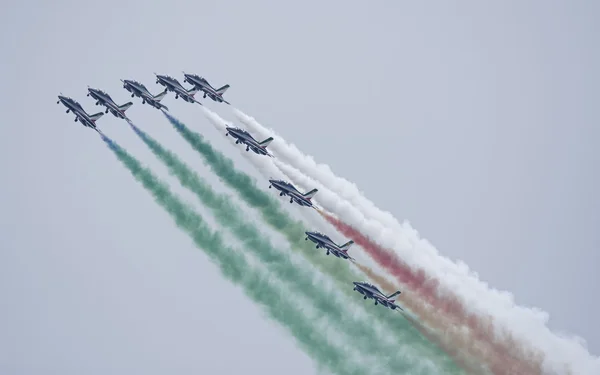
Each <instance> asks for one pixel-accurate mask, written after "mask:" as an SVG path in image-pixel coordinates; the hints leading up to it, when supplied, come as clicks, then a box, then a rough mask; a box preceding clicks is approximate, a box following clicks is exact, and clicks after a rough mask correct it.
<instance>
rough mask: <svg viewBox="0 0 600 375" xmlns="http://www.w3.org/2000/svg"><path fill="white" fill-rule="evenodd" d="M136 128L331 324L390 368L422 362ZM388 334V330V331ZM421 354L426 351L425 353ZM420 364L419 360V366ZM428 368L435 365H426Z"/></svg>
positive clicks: (400, 368)
mask: <svg viewBox="0 0 600 375" xmlns="http://www.w3.org/2000/svg"><path fill="white" fill-rule="evenodd" d="M130 125H131V127H132V128H133V130H134V131H135V132H136V134H137V135H138V136H139V137H140V139H142V141H144V143H145V144H146V145H147V146H148V147H149V148H150V150H151V151H152V152H153V153H154V155H155V156H157V157H158V158H159V159H160V160H161V161H162V162H163V163H164V164H165V165H166V166H167V167H168V168H169V170H170V172H171V173H172V174H173V175H174V176H176V177H177V178H178V179H179V182H180V183H181V184H182V185H183V186H184V187H186V188H187V189H189V190H191V191H192V192H193V193H194V194H195V195H196V196H197V197H198V199H199V200H200V201H201V202H202V203H203V205H205V206H207V207H208V208H210V209H211V210H213V213H214V215H215V217H216V219H217V221H218V222H219V224H221V225H222V226H223V227H226V228H229V229H230V231H231V232H232V234H233V235H234V236H235V237H237V238H238V239H239V240H241V241H242V243H243V244H244V245H245V247H246V249H248V250H250V251H252V252H253V254H254V255H255V256H256V257H257V258H258V259H259V260H261V261H262V262H263V263H265V264H268V265H269V269H270V270H272V271H274V273H275V274H276V275H277V276H278V277H279V278H281V279H283V280H287V281H288V282H289V284H291V286H292V288H293V289H295V290H294V294H295V295H298V294H300V293H302V294H306V295H307V297H308V298H310V299H312V301H313V302H314V303H315V305H316V306H317V307H318V308H319V309H320V310H321V312H322V314H327V315H328V316H331V317H333V319H331V324H332V325H336V326H337V328H338V329H339V330H343V331H345V332H346V333H347V334H349V335H350V336H351V340H352V343H353V345H354V346H356V347H357V348H358V349H359V350H360V352H361V353H364V354H368V355H371V356H373V357H376V356H378V357H380V359H379V363H380V364H385V361H386V360H385V358H387V359H388V361H389V366H390V367H391V368H390V371H392V372H394V373H396V372H403V373H405V372H406V371H409V370H411V371H415V370H416V369H415V367H418V365H420V364H422V362H420V361H421V359H420V358H417V357H416V356H414V355H412V356H408V358H407V356H406V354H405V355H404V356H403V355H401V354H403V353H400V351H399V345H400V346H404V350H403V351H410V352H412V351H414V349H413V348H412V347H411V346H407V345H406V343H405V342H400V341H399V340H394V338H396V336H391V337H387V338H388V339H392V340H393V341H394V345H393V346H391V345H386V343H385V342H384V341H385V339H386V338H385V337H381V335H380V334H378V333H377V332H375V331H374V330H373V328H372V326H371V324H370V322H369V320H368V319H365V317H364V316H363V317H362V318H360V317H358V316H355V315H352V314H348V313H347V312H346V310H347V308H346V301H339V299H337V298H336V296H335V293H333V292H329V291H327V290H324V289H323V288H320V287H315V285H318V284H319V280H318V279H317V278H316V277H315V276H317V275H315V272H314V271H313V270H312V269H310V268H308V267H310V266H308V265H302V264H297V265H295V264H293V263H292V261H291V259H290V258H289V257H288V256H287V255H286V253H284V252H281V251H279V250H277V249H275V248H274V247H273V246H272V245H271V243H270V241H269V240H268V239H267V238H266V236H265V235H264V234H262V233H261V232H260V231H259V229H258V228H257V227H256V226H255V225H253V224H251V223H249V222H248V221H247V220H245V218H244V214H243V212H242V211H240V210H239V209H238V207H237V206H235V205H234V204H233V203H232V201H231V199H230V198H229V197H228V196H227V195H225V194H219V193H217V192H215V191H214V190H213V189H212V188H211V186H210V185H209V184H207V183H206V182H204V181H203V180H202V179H201V178H200V177H199V176H198V175H197V174H196V173H195V172H194V171H193V170H192V169H191V168H190V167H189V166H187V165H186V164H185V163H184V162H183V161H181V160H180V159H179V158H178V157H177V156H176V155H175V154H174V153H172V152H170V151H169V150H166V149H165V148H164V147H162V145H160V144H159V143H158V142H157V141H156V140H154V139H153V138H152V137H150V136H149V135H148V134H146V133H145V132H143V131H142V130H140V129H138V128H137V127H136V126H135V125H133V124H130ZM386 334H387V333H386ZM421 354H422V353H421ZM415 364H416V366H415ZM425 371H426V373H430V372H431V369H429V368H428V369H426V370H425Z"/></svg>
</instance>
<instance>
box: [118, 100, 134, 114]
mask: <svg viewBox="0 0 600 375" xmlns="http://www.w3.org/2000/svg"><path fill="white" fill-rule="evenodd" d="M132 105H133V103H132V102H127V103H125V104H123V105H120V106H119V109H120V110H121V111H123V112H125V111H126V110H127V109H129V107H131V106H132Z"/></svg>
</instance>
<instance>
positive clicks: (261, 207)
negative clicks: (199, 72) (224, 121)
mask: <svg viewBox="0 0 600 375" xmlns="http://www.w3.org/2000/svg"><path fill="white" fill-rule="evenodd" d="M163 114H164V115H165V117H166V118H167V119H168V120H169V122H170V123H171V124H172V125H173V126H174V128H175V129H176V130H177V131H178V132H179V133H180V134H181V136H182V137H183V138H184V139H185V140H186V141H187V142H188V143H189V144H190V145H191V146H192V148H194V149H195V150H196V151H197V152H198V153H199V154H200V155H201V156H202V157H203V158H204V160H205V161H206V162H207V164H208V166H209V167H210V168H211V170H212V171H213V172H214V173H215V174H216V175H217V176H218V177H220V178H221V180H222V181H223V182H225V183H226V184H227V185H228V186H230V187H232V188H233V189H234V190H235V191H237V192H238V194H239V196H240V197H241V198H242V199H243V200H244V201H245V202H246V203H247V204H248V205H249V206H251V207H253V208H255V209H257V210H258V211H259V212H260V214H261V216H262V218H263V220H264V221H265V222H266V223H267V224H268V225H269V226H271V227H272V228H273V229H275V230H277V231H278V232H280V233H281V234H283V235H284V237H285V238H286V239H287V240H288V242H289V243H290V244H292V245H293V246H292V249H294V250H299V251H300V254H301V255H302V256H304V257H306V258H307V259H308V260H309V261H310V262H311V263H312V264H314V265H315V266H317V268H319V269H320V270H321V271H323V272H325V273H326V274H329V275H331V276H332V277H333V278H334V280H335V281H336V283H337V285H338V286H339V288H341V290H342V291H344V292H345V293H346V294H348V295H350V296H351V298H352V297H354V298H356V296H352V294H353V292H352V290H351V289H350V288H348V287H347V286H348V285H352V284H351V282H352V281H355V280H356V279H357V278H358V276H357V275H356V273H354V272H351V269H348V268H345V267H339V263H338V262H324V261H323V258H322V256H323V255H322V254H321V253H317V252H315V251H314V247H313V245H310V244H308V243H307V242H306V241H304V240H303V238H304V237H305V235H304V231H305V229H304V227H303V225H302V223H300V222H298V221H294V220H292V218H291V217H290V216H289V215H288V214H287V213H285V212H284V211H282V210H281V209H280V207H279V204H278V202H277V201H275V200H274V199H273V198H272V197H270V196H269V195H267V194H266V193H264V192H263V191H261V190H260V189H258V188H257V187H256V184H255V182H254V180H253V179H251V178H250V176H248V175H247V174H245V173H243V172H239V171H237V170H236V169H235V167H234V165H233V161H232V160H231V159H229V158H227V157H226V156H225V155H223V154H222V153H220V152H218V151H217V150H215V149H214V148H213V147H212V146H211V145H210V143H208V142H206V141H205V140H204V138H203V137H202V136H201V135H200V134H198V133H195V132H193V131H191V130H190V129H188V128H187V127H186V126H185V125H184V124H183V123H181V122H180V121H178V120H177V119H176V118H174V117H173V116H171V115H170V114H168V113H166V112H163ZM384 312H385V311H384ZM370 314H376V315H375V317H376V318H377V319H380V320H382V321H383V322H385V324H387V325H389V326H390V330H393V331H392V332H403V331H405V330H409V332H411V330H412V332H414V333H415V334H418V332H416V331H415V330H414V328H413V327H412V326H411V325H410V324H407V322H406V321H405V320H403V319H397V318H395V317H393V316H391V315H390V314H382V313H380V312H378V311H370ZM436 356H437V357H443V356H445V354H443V353H442V352H441V351H438V352H437V355H436Z"/></svg>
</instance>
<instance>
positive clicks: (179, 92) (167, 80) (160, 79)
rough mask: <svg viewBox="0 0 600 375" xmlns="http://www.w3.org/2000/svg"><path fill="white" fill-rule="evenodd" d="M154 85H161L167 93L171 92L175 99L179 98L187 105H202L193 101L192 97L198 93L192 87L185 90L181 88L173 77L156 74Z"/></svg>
mask: <svg viewBox="0 0 600 375" xmlns="http://www.w3.org/2000/svg"><path fill="white" fill-rule="evenodd" d="M154 74H155V75H156V83H158V84H161V85H163V86H165V87H166V88H167V90H169V91H173V92H174V93H175V99H177V98H179V97H180V96H181V99H183V100H185V101H186V102H188V103H198V104H200V105H202V103H200V102H199V101H197V100H196V99H194V95H196V93H197V92H198V89H197V88H196V87H192V88H191V89H189V90H187V89H186V88H185V87H183V86H181V83H179V81H178V80H176V79H175V78H173V77H170V76H166V75H160V74H156V73H154Z"/></svg>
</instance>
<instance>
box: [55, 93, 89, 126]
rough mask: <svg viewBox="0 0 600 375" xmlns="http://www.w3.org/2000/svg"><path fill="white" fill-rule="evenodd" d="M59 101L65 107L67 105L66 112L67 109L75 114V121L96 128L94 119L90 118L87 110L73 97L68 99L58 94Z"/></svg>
mask: <svg viewBox="0 0 600 375" xmlns="http://www.w3.org/2000/svg"><path fill="white" fill-rule="evenodd" d="M58 100H59V103H62V104H63V105H64V106H65V107H67V113H68V112H69V111H71V112H73V114H74V115H75V121H79V122H80V123H81V125H83V126H87V127H88V128H92V129H94V130H98V129H96V123H95V122H94V120H92V119H91V118H90V116H89V115H88V114H87V112H86V111H85V110H84V109H83V107H81V105H80V104H79V103H78V102H76V101H75V100H73V99H69V98H67V97H65V96H62V95H59V96H58Z"/></svg>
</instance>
